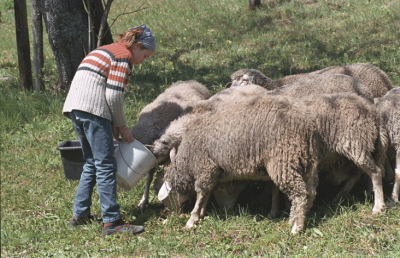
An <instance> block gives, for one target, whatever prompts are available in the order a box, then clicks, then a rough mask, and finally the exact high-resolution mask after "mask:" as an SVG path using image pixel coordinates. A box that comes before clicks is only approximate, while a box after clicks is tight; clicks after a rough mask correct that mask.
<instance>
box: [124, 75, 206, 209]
mask: <svg viewBox="0 0 400 258" xmlns="http://www.w3.org/2000/svg"><path fill="white" fill-rule="evenodd" d="M210 96H211V94H210V91H209V90H208V89H207V87H206V86H204V85H203V84H201V83H199V82H197V81H193V80H190V81H178V82H176V83H174V84H172V85H171V86H169V87H168V88H167V89H165V91H164V92H163V93H161V94H160V95H159V96H158V97H157V98H156V99H155V100H154V101H152V102H151V103H149V104H148V105H146V106H145V107H144V108H143V109H142V110H141V112H140V113H139V115H138V121H137V123H136V124H135V125H134V126H133V128H132V129H131V131H132V135H133V137H134V138H135V139H137V140H138V141H140V142H141V143H143V144H145V145H151V144H153V143H154V141H155V140H157V139H158V138H159V137H160V136H161V135H162V133H163V132H164V130H165V128H167V127H168V125H169V124H170V122H171V121H173V120H174V119H176V118H178V117H179V116H181V115H182V114H183V112H184V110H185V109H186V108H188V107H190V106H191V105H193V104H194V103H196V102H197V101H199V100H205V99H208V98H209V97H210ZM153 173H154V172H153V170H152V171H150V172H149V173H148V174H147V175H146V186H145V190H144V194H143V198H142V200H141V201H140V203H139V207H140V209H141V210H142V211H143V210H144V208H145V206H146V205H147V204H148V198H149V197H148V196H149V189H150V185H151V182H152V180H153Z"/></svg>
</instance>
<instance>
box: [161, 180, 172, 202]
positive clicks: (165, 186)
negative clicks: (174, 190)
mask: <svg viewBox="0 0 400 258" xmlns="http://www.w3.org/2000/svg"><path fill="white" fill-rule="evenodd" d="M169 192H171V186H170V185H169V183H168V181H165V182H164V184H163V185H162V186H161V189H160V191H158V200H160V201H162V200H164V199H165V198H167V197H168V195H169Z"/></svg>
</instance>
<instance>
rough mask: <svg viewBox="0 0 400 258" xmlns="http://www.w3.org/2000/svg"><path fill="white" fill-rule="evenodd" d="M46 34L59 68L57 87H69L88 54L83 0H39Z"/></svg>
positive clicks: (66, 88) (60, 88) (61, 88)
mask: <svg viewBox="0 0 400 258" xmlns="http://www.w3.org/2000/svg"><path fill="white" fill-rule="evenodd" d="M42 1H43V2H42V3H43V5H42V6H43V14H44V17H45V21H46V28H47V34H48V37H49V42H50V46H51V48H52V50H53V54H54V58H55V61H56V64H57V70H58V85H57V86H56V90H57V91H59V90H65V91H67V90H68V89H69V86H70V84H71V81H72V79H73V77H74V75H75V72H76V69H77V68H78V66H79V64H80V62H81V61H82V59H83V58H84V57H85V55H86V54H88V35H87V33H88V32H87V31H88V19H87V13H86V11H85V8H84V5H83V1H82V0H42Z"/></svg>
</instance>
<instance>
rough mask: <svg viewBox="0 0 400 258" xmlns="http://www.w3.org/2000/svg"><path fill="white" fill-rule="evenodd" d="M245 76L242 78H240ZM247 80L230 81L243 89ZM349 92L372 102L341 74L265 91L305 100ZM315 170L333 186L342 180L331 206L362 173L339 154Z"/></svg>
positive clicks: (307, 77)
mask: <svg viewBox="0 0 400 258" xmlns="http://www.w3.org/2000/svg"><path fill="white" fill-rule="evenodd" d="M244 77H246V76H244ZM248 83H249V82H248V81H241V82H239V81H234V82H233V83H232V87H233V86H235V85H239V86H243V85H246V84H248ZM335 92H349V93H355V94H357V95H360V96H363V97H365V98H366V99H368V100H369V101H370V102H371V103H372V102H373V101H374V96H375V95H374V94H373V92H372V91H371V89H370V88H369V87H367V86H366V85H364V84H363V83H361V82H360V80H358V79H356V78H354V77H351V76H348V75H344V74H330V73H326V74H325V73H322V74H314V73H312V74H309V75H304V76H302V77H300V78H298V79H297V80H295V81H293V82H291V83H288V84H286V85H283V86H281V87H277V88H275V89H273V90H270V91H268V94H285V95H290V96H294V97H305V96H309V95H311V94H321V93H335ZM318 170H320V171H323V172H324V173H325V174H326V176H327V180H328V181H329V182H331V183H333V184H335V185H339V184H341V183H342V182H344V181H345V184H344V185H343V187H342V188H341V190H340V191H339V192H338V193H337V194H336V196H335V197H334V199H333V203H338V202H339V201H340V200H341V199H342V198H343V197H344V196H345V195H347V194H348V193H349V192H350V190H351V189H352V188H353V187H354V185H355V184H356V183H357V181H358V180H359V178H360V177H361V175H362V171H360V170H359V169H357V167H356V166H355V165H354V164H353V163H352V162H351V161H349V160H347V159H346V158H345V157H343V156H340V155H331V156H330V157H329V159H328V158H326V159H325V160H323V161H321V162H320V165H319V168H318Z"/></svg>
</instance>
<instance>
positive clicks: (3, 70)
mask: <svg viewBox="0 0 400 258" xmlns="http://www.w3.org/2000/svg"><path fill="white" fill-rule="evenodd" d="M28 2H29V1H28ZM141 3H142V2H141V1H129V2H128V1H121V0H115V1H114V3H113V6H112V9H111V13H110V17H109V23H110V24H111V22H112V21H113V20H114V19H115V18H116V17H117V16H118V14H121V13H124V12H126V11H127V10H128V11H129V10H134V9H136V8H138V7H139V5H140V4H141ZM262 3H263V7H262V8H261V9H258V10H256V11H254V12H250V11H248V10H247V6H246V5H247V1H246V0H218V1H215V0H214V1H211V0H201V1H182V0H149V1H147V2H146V3H145V5H146V6H148V7H149V8H148V9H146V10H145V11H141V12H138V13H136V14H134V15H123V16H121V17H119V18H118V19H117V20H116V21H115V23H114V25H113V27H112V28H111V29H112V32H113V35H116V34H117V33H119V32H121V31H123V30H125V29H126V28H129V27H132V26H135V25H138V24H142V23H145V24H147V25H148V26H149V27H150V28H151V29H152V31H153V32H154V33H155V34H156V37H157V41H158V51H157V53H156V55H154V56H153V57H151V59H149V60H148V61H147V62H146V63H145V64H143V65H141V66H139V67H136V68H135V70H134V72H133V75H132V78H131V82H130V84H129V89H128V91H127V92H126V94H125V96H126V97H125V103H126V105H125V109H126V110H125V112H126V114H127V119H128V122H129V125H130V126H133V125H134V124H135V121H136V116H137V113H138V112H139V111H140V110H141V109H142V108H143V106H144V105H145V104H147V103H149V102H150V101H152V100H153V99H154V98H155V97H156V96H157V95H158V94H159V93H160V92H162V91H163V90H164V89H165V87H167V86H168V85H170V84H171V83H173V82H175V81H177V80H188V79H194V80H198V81H199V82H201V83H203V84H204V85H206V86H207V87H208V88H209V89H210V90H211V91H212V92H217V91H219V90H221V89H223V86H224V85H225V83H226V82H228V81H229V79H230V77H229V76H230V74H231V73H233V72H234V71H236V70H238V69H241V68H254V69H258V70H260V71H262V72H263V73H264V74H266V75H267V76H269V77H270V78H273V79H276V78H280V77H283V76H285V75H289V74H295V73H302V72H309V71H313V70H317V69H321V68H324V67H327V66H332V65H344V64H350V63H360V62H363V63H371V64H374V65H376V66H378V67H380V68H381V69H382V70H384V71H385V72H386V73H387V74H388V76H389V77H390V79H391V80H392V83H393V84H394V85H400V45H399V41H400V23H399V22H398V21H399V20H400V3H399V1H397V0H373V1H372V0H347V1H345V0H330V1H328V0H311V1H310V0H308V1H306V0H296V1H295V0H293V1H289V0H262ZM0 11H1V23H0V28H1V32H2V38H1V39H0V78H4V77H11V78H13V79H12V80H7V81H4V80H0V103H1V111H0V123H1V126H0V139H1V143H0V153H1V162H0V170H1V257H399V256H400V244H399V239H400V212H399V206H397V207H395V208H391V209H388V210H387V212H385V213H384V214H381V215H377V216H372V215H371V211H372V201H371V199H370V198H369V197H367V196H365V194H364V191H363V189H364V188H363V187H362V185H361V186H360V187H358V188H357V189H355V191H353V192H352V195H351V196H350V197H348V198H347V199H345V200H344V201H343V202H342V203H341V204H339V205H334V204H331V203H330V202H329V200H330V199H329V198H328V197H327V198H324V197H325V196H319V197H318V198H317V200H316V203H315V205H314V207H313V208H312V210H311V211H310V212H309V213H308V216H307V223H306V229H305V230H304V232H302V233H300V234H299V235H296V236H293V235H291V234H290V226H289V225H288V223H287V222H288V214H287V213H283V214H282V216H280V217H278V218H276V219H268V218H267V214H268V211H269V208H270V202H269V201H265V199H266V198H261V197H260V196H257V198H254V199H253V200H251V201H249V200H247V201H241V202H240V206H239V207H238V208H237V209H235V210H234V211H233V212H230V213H228V212H225V211H221V210H219V209H217V208H215V207H214V206H213V205H212V204H211V205H210V207H209V209H208V214H207V216H206V217H205V219H204V220H202V221H201V223H200V224H199V225H197V226H196V227H195V228H194V229H192V230H186V229H183V226H184V225H185V223H186V221H187V219H188V216H189V212H190V207H191V205H193V204H188V205H187V207H186V209H185V211H184V212H183V214H171V215H169V216H165V214H164V213H163V206H162V205H161V204H160V202H159V201H158V200H157V196H156V194H155V193H153V192H151V197H150V205H149V207H148V208H147V210H146V211H145V212H144V213H141V212H140V210H139V209H138V207H137V204H138V203H139V200H140V198H141V195H142V190H143V186H144V182H143V181H142V182H140V183H139V184H138V185H137V186H136V187H135V188H134V189H132V190H131V191H124V190H122V189H119V190H118V192H119V195H118V198H119V199H118V200H119V203H120V204H121V209H122V213H123V214H124V216H125V218H126V219H127V220H129V221H132V222H134V223H137V224H143V225H145V226H146V231H145V232H144V233H142V234H140V235H139V236H131V235H127V234H122V235H115V236H110V237H106V238H102V237H101V229H100V224H98V223H95V224H92V225H87V226H83V227H81V228H79V229H76V230H71V229H68V228H67V223H68V220H69V219H70V217H71V213H72V203H73V199H74V195H75V190H76V186H77V183H78V182H77V181H70V180H66V179H65V177H64V171H63V167H62V165H61V159H60V153H59V152H58V151H57V150H56V147H57V146H58V145H59V144H60V143H61V142H63V141H65V140H70V139H75V138H76V136H75V132H74V131H73V128H72V125H71V123H70V121H69V120H68V119H66V118H65V117H63V116H62V115H61V110H62V105H63V102H64V99H65V96H66V93H65V92H64V93H62V94H61V95H52V93H51V89H52V87H53V86H54V85H55V83H56V81H57V78H56V67H55V62H54V59H53V56H52V52H51V50H50V49H49V47H48V43H46V49H45V58H46V59H45V69H44V73H45V84H46V88H47V91H46V92H43V93H40V94H38V93H32V92H21V91H20V90H19V85H18V59H17V51H16V43H15V27H14V13H13V9H12V1H10V0H5V1H2V3H0ZM28 17H30V16H29V15H28ZM45 38H46V35H45ZM46 40H47V39H46ZM386 190H388V189H386ZM386 192H388V191H386ZM327 195H329V194H327ZM93 198H94V200H93V204H94V205H93V211H94V212H95V213H96V214H97V215H99V214H100V205H99V201H98V197H97V196H96V195H95V196H94V197H93ZM261 200H264V202H262V201H261Z"/></svg>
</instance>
